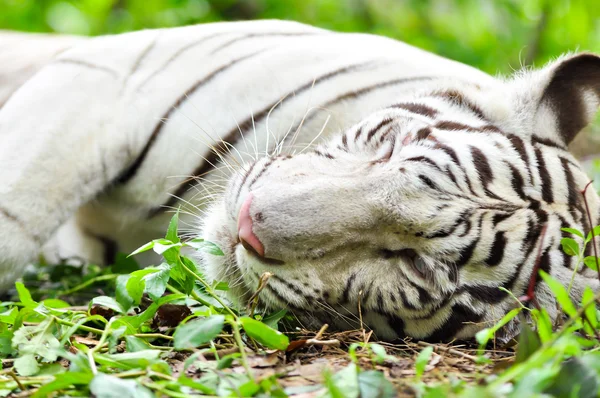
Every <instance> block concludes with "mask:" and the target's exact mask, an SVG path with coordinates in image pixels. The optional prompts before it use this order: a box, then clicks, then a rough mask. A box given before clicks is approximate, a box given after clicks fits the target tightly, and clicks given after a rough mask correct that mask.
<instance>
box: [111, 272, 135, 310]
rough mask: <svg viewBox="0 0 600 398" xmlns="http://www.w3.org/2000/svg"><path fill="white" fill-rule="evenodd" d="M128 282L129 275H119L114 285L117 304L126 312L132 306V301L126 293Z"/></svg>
mask: <svg viewBox="0 0 600 398" xmlns="http://www.w3.org/2000/svg"><path fill="white" fill-rule="evenodd" d="M128 280H129V275H119V276H118V277H117V282H116V285H115V295H116V298H117V302H118V303H119V304H120V305H121V307H122V308H123V309H124V310H125V311H127V310H129V309H130V308H131V306H132V305H133V300H132V299H131V297H130V296H129V293H127V281H128Z"/></svg>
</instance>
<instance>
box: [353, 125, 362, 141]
mask: <svg viewBox="0 0 600 398" xmlns="http://www.w3.org/2000/svg"><path fill="white" fill-rule="evenodd" d="M363 127H364V125H361V126H360V127H359V128H358V130H356V135H355V136H354V142H358V139H359V138H360V136H361V135H362V133H363Z"/></svg>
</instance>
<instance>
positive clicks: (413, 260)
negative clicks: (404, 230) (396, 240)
mask: <svg viewBox="0 0 600 398" xmlns="http://www.w3.org/2000/svg"><path fill="white" fill-rule="evenodd" d="M380 253H381V256H382V257H383V258H384V259H386V260H389V259H394V258H398V259H401V260H403V261H404V262H406V263H407V264H409V265H410V266H411V268H412V269H413V271H415V273H416V274H417V275H419V276H420V277H422V278H426V277H427V273H428V269H427V265H426V264H425V261H424V260H423V258H422V257H421V256H419V254H418V253H417V252H416V251H415V250H413V249H401V250H390V249H381V251H380Z"/></svg>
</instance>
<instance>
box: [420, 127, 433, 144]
mask: <svg viewBox="0 0 600 398" xmlns="http://www.w3.org/2000/svg"><path fill="white" fill-rule="evenodd" d="M430 134H431V129H430V128H429V127H423V128H422V129H420V130H419V131H417V140H420V141H422V140H426V139H427V137H429V135H430Z"/></svg>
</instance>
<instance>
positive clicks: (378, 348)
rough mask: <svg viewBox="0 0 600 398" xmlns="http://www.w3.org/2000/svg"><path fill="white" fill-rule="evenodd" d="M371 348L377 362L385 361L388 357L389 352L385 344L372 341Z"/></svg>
mask: <svg viewBox="0 0 600 398" xmlns="http://www.w3.org/2000/svg"><path fill="white" fill-rule="evenodd" d="M369 348H370V349H371V352H372V353H373V355H374V356H375V362H377V363H383V361H385V360H386V359H387V358H388V354H387V352H385V347H384V346H382V345H380V344H377V343H371V344H369Z"/></svg>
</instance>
